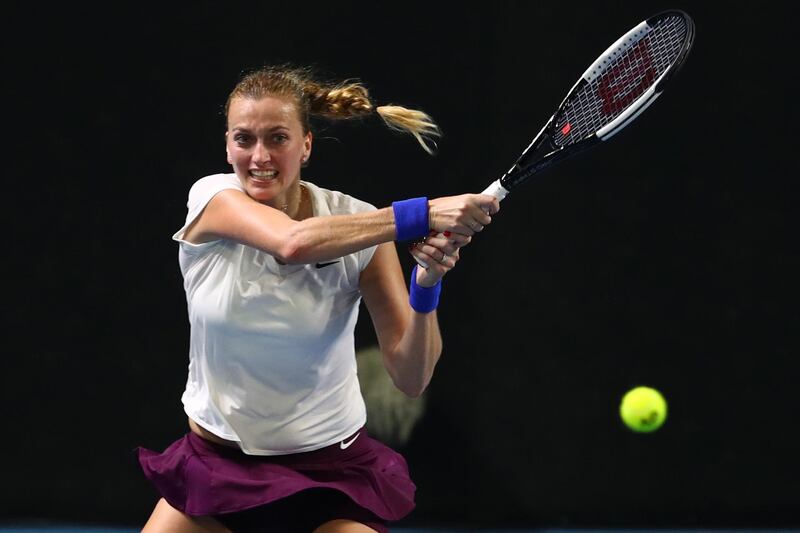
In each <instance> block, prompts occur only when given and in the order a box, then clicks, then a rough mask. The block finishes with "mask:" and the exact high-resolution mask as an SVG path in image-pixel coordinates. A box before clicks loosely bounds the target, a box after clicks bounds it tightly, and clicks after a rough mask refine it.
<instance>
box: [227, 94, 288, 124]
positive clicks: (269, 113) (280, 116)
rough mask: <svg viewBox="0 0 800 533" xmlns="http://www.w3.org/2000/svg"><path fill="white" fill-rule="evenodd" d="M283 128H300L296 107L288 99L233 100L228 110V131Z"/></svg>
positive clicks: (267, 97) (272, 97) (266, 97)
mask: <svg viewBox="0 0 800 533" xmlns="http://www.w3.org/2000/svg"><path fill="white" fill-rule="evenodd" d="M276 126H284V127H287V128H293V127H300V116H299V114H298V112H297V106H296V105H295V103H294V102H293V101H292V100H291V99H289V98H280V97H275V96H264V97H262V98H258V99H253V98H246V97H243V98H234V99H233V100H232V101H231V104H230V107H229V108H228V129H234V128H243V129H259V128H263V127H269V128H273V127H276Z"/></svg>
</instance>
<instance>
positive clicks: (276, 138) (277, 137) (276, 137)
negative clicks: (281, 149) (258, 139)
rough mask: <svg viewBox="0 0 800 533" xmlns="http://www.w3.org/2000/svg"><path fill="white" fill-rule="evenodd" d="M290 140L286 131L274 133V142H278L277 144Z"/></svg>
mask: <svg viewBox="0 0 800 533" xmlns="http://www.w3.org/2000/svg"><path fill="white" fill-rule="evenodd" d="M288 140H289V136H288V135H286V134H285V133H276V134H274V135H273V136H272V142H274V143H277V144H282V143H285V142H286V141H288Z"/></svg>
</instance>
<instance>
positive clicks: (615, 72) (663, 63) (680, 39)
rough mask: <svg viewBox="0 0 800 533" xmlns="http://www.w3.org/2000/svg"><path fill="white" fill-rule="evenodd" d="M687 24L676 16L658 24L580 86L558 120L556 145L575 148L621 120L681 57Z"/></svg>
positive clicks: (555, 132)
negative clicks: (595, 75) (606, 126)
mask: <svg viewBox="0 0 800 533" xmlns="http://www.w3.org/2000/svg"><path fill="white" fill-rule="evenodd" d="M686 32H687V24H686V21H685V19H684V18H683V17H681V16H677V15H672V16H669V17H665V18H663V19H661V20H659V21H658V22H656V23H655V24H654V25H653V26H652V27H651V29H650V31H649V32H648V33H647V34H646V35H645V36H644V37H642V38H641V39H640V40H639V41H638V42H637V43H636V44H634V45H633V46H631V47H629V48H628V49H627V50H626V51H625V52H624V53H622V54H621V55H619V56H618V57H617V58H616V59H615V60H614V61H613V62H612V63H611V64H610V65H609V67H608V68H607V69H606V70H605V72H603V73H602V74H601V75H599V76H597V77H596V78H595V79H593V80H592V81H591V82H589V83H585V84H583V85H582V86H579V87H578V89H577V90H576V92H575V93H574V94H573V95H572V97H571V98H570V99H569V100H568V101H566V102H565V103H564V105H563V106H562V110H561V112H559V113H558V115H557V116H556V120H555V127H554V130H553V131H554V135H553V142H554V143H555V144H556V145H557V146H568V145H570V144H575V143H577V142H579V141H581V140H583V139H585V138H586V137H588V136H590V135H593V134H594V133H595V132H596V131H597V130H599V129H601V128H602V127H603V126H605V125H607V124H609V123H610V122H611V121H613V120H614V119H615V118H617V117H618V116H619V115H620V114H621V113H622V112H623V111H625V109H627V108H628V107H629V106H630V105H631V104H632V103H634V102H635V101H636V100H637V99H638V98H639V97H640V96H641V95H642V94H644V93H645V91H647V89H649V88H650V87H651V86H652V85H653V83H655V81H656V80H657V79H658V78H659V76H661V75H662V74H663V73H664V72H665V71H666V70H667V69H668V68H669V67H670V66H671V65H672V64H673V63H674V62H675V60H676V59H677V58H678V57H679V55H680V52H681V50H682V48H683V46H684V41H685V40H686Z"/></svg>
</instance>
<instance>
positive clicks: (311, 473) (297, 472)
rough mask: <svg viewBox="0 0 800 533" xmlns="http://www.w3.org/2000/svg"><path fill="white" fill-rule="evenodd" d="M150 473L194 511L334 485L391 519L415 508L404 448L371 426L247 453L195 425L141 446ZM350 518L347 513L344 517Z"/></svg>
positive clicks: (239, 507)
mask: <svg viewBox="0 0 800 533" xmlns="http://www.w3.org/2000/svg"><path fill="white" fill-rule="evenodd" d="M138 454H139V463H140V464H141V466H142V469H143V470H144V474H145V476H146V477H147V478H148V479H149V480H150V481H151V482H152V483H153V484H154V485H155V486H156V489H157V490H158V492H159V493H161V495H162V496H163V497H164V499H165V500H167V502H169V504H170V505H171V506H172V507H174V508H176V509H178V510H180V511H182V512H184V513H186V514H188V515H191V516H218V515H225V514H227V513H236V512H240V511H244V510H248V509H254V508H257V507H260V506H266V505H268V504H270V503H273V502H277V501H279V500H283V499H287V498H289V497H290V496H292V495H295V494H298V493H300V492H301V491H311V492H319V491H314V490H313V489H330V490H332V491H336V493H340V494H344V495H346V496H347V497H348V498H349V499H350V500H352V502H354V503H355V504H357V506H358V507H359V508H362V509H365V510H366V511H368V512H370V513H373V514H374V515H376V516H377V517H379V518H380V519H382V520H385V521H394V520H399V519H401V518H403V517H405V516H406V515H407V514H408V513H410V512H411V510H412V509H413V508H414V493H415V491H416V486H415V485H414V483H413V482H412V481H411V479H410V477H409V474H408V465H407V464H406V461H405V459H404V458H403V456H402V455H400V454H399V453H397V452H395V451H394V450H392V449H391V448H389V447H387V446H385V445H384V444H382V443H380V442H378V441H376V440H374V439H372V438H370V437H369V436H368V435H367V432H366V429H365V428H361V429H360V430H359V431H357V432H356V433H354V434H353V435H351V436H350V437H348V438H346V439H344V440H343V441H342V442H337V443H336V444H333V445H331V446H327V447H325V448H322V449H320V450H315V451H311V452H305V453H297V454H290V455H269V456H261V455H247V454H245V453H243V452H242V451H240V450H238V449H235V448H231V447H228V446H223V445H220V444H216V443H213V442H210V441H208V440H206V439H204V438H202V437H200V436H198V435H196V434H195V433H192V432H189V433H187V434H186V435H185V436H183V437H182V438H180V439H178V440H177V441H175V442H174V443H172V444H171V445H170V446H169V447H168V448H167V449H166V450H165V451H164V452H163V453H157V452H154V451H151V450H148V449H145V448H138ZM342 518H346V517H342Z"/></svg>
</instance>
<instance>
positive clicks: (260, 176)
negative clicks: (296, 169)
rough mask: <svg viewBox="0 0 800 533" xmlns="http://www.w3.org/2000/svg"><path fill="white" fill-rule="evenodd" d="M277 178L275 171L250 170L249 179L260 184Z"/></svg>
mask: <svg viewBox="0 0 800 533" xmlns="http://www.w3.org/2000/svg"><path fill="white" fill-rule="evenodd" d="M277 176H278V171H277V170H251V171H250V177H251V178H252V179H253V180H254V181H260V182H262V183H268V182H270V181H272V180H274V179H275V178H276V177H277Z"/></svg>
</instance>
